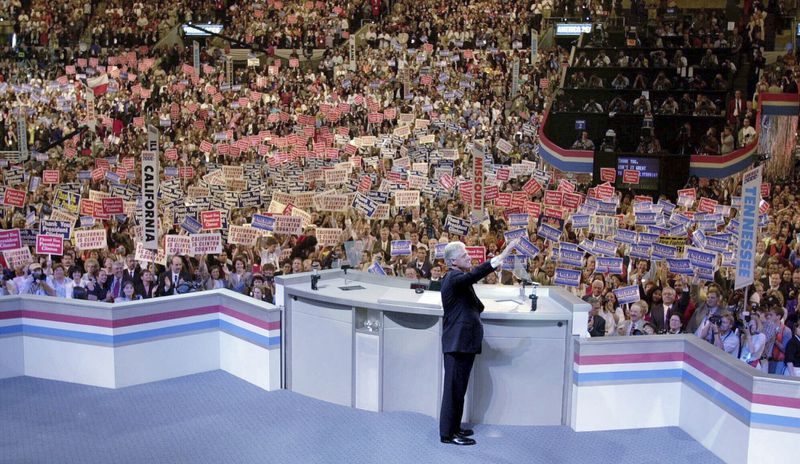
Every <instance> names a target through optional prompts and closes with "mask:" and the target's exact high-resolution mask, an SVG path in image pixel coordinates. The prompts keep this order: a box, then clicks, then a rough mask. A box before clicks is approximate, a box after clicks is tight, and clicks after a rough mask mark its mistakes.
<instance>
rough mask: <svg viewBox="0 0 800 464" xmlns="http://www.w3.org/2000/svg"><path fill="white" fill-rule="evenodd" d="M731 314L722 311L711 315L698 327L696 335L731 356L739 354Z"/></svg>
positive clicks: (737, 340) (737, 339) (737, 338)
mask: <svg viewBox="0 0 800 464" xmlns="http://www.w3.org/2000/svg"><path fill="white" fill-rule="evenodd" d="M735 322H736V321H735V319H734V317H733V314H731V313H730V312H728V311H723V312H722V313H721V314H719V315H713V316H710V317H709V318H708V320H706V322H705V324H703V326H702V327H700V331H699V333H698V336H699V337H700V338H702V339H704V340H706V341H708V342H709V343H711V344H713V345H714V346H716V347H717V348H719V349H721V350H723V351H725V352H726V353H728V354H731V355H733V356H738V355H739V337H738V336H737V335H736V330H735Z"/></svg>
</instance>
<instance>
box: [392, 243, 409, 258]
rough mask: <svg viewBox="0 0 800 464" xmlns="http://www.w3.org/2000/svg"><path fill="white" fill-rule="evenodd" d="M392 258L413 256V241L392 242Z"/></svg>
mask: <svg viewBox="0 0 800 464" xmlns="http://www.w3.org/2000/svg"><path fill="white" fill-rule="evenodd" d="M391 248H392V251H391V255H392V256H408V255H410V254H411V240H392V243H391Z"/></svg>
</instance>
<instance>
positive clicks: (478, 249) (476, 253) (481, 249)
mask: <svg viewBox="0 0 800 464" xmlns="http://www.w3.org/2000/svg"><path fill="white" fill-rule="evenodd" d="M466 249H467V255H469V259H471V260H472V259H477V260H478V262H480V263H482V262H484V261H486V247H485V246H468V247H466Z"/></svg>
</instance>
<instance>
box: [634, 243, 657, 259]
mask: <svg viewBox="0 0 800 464" xmlns="http://www.w3.org/2000/svg"><path fill="white" fill-rule="evenodd" d="M652 249H653V246H652V245H651V244H640V243H634V244H633V245H631V249H630V251H628V255H629V256H630V257H631V258H639V259H650V253H651V251H652Z"/></svg>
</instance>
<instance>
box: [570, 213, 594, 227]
mask: <svg viewBox="0 0 800 464" xmlns="http://www.w3.org/2000/svg"><path fill="white" fill-rule="evenodd" d="M571 219H572V228H573V229H588V228H589V221H590V219H591V216H590V215H588V214H573V215H572V218H571Z"/></svg>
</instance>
